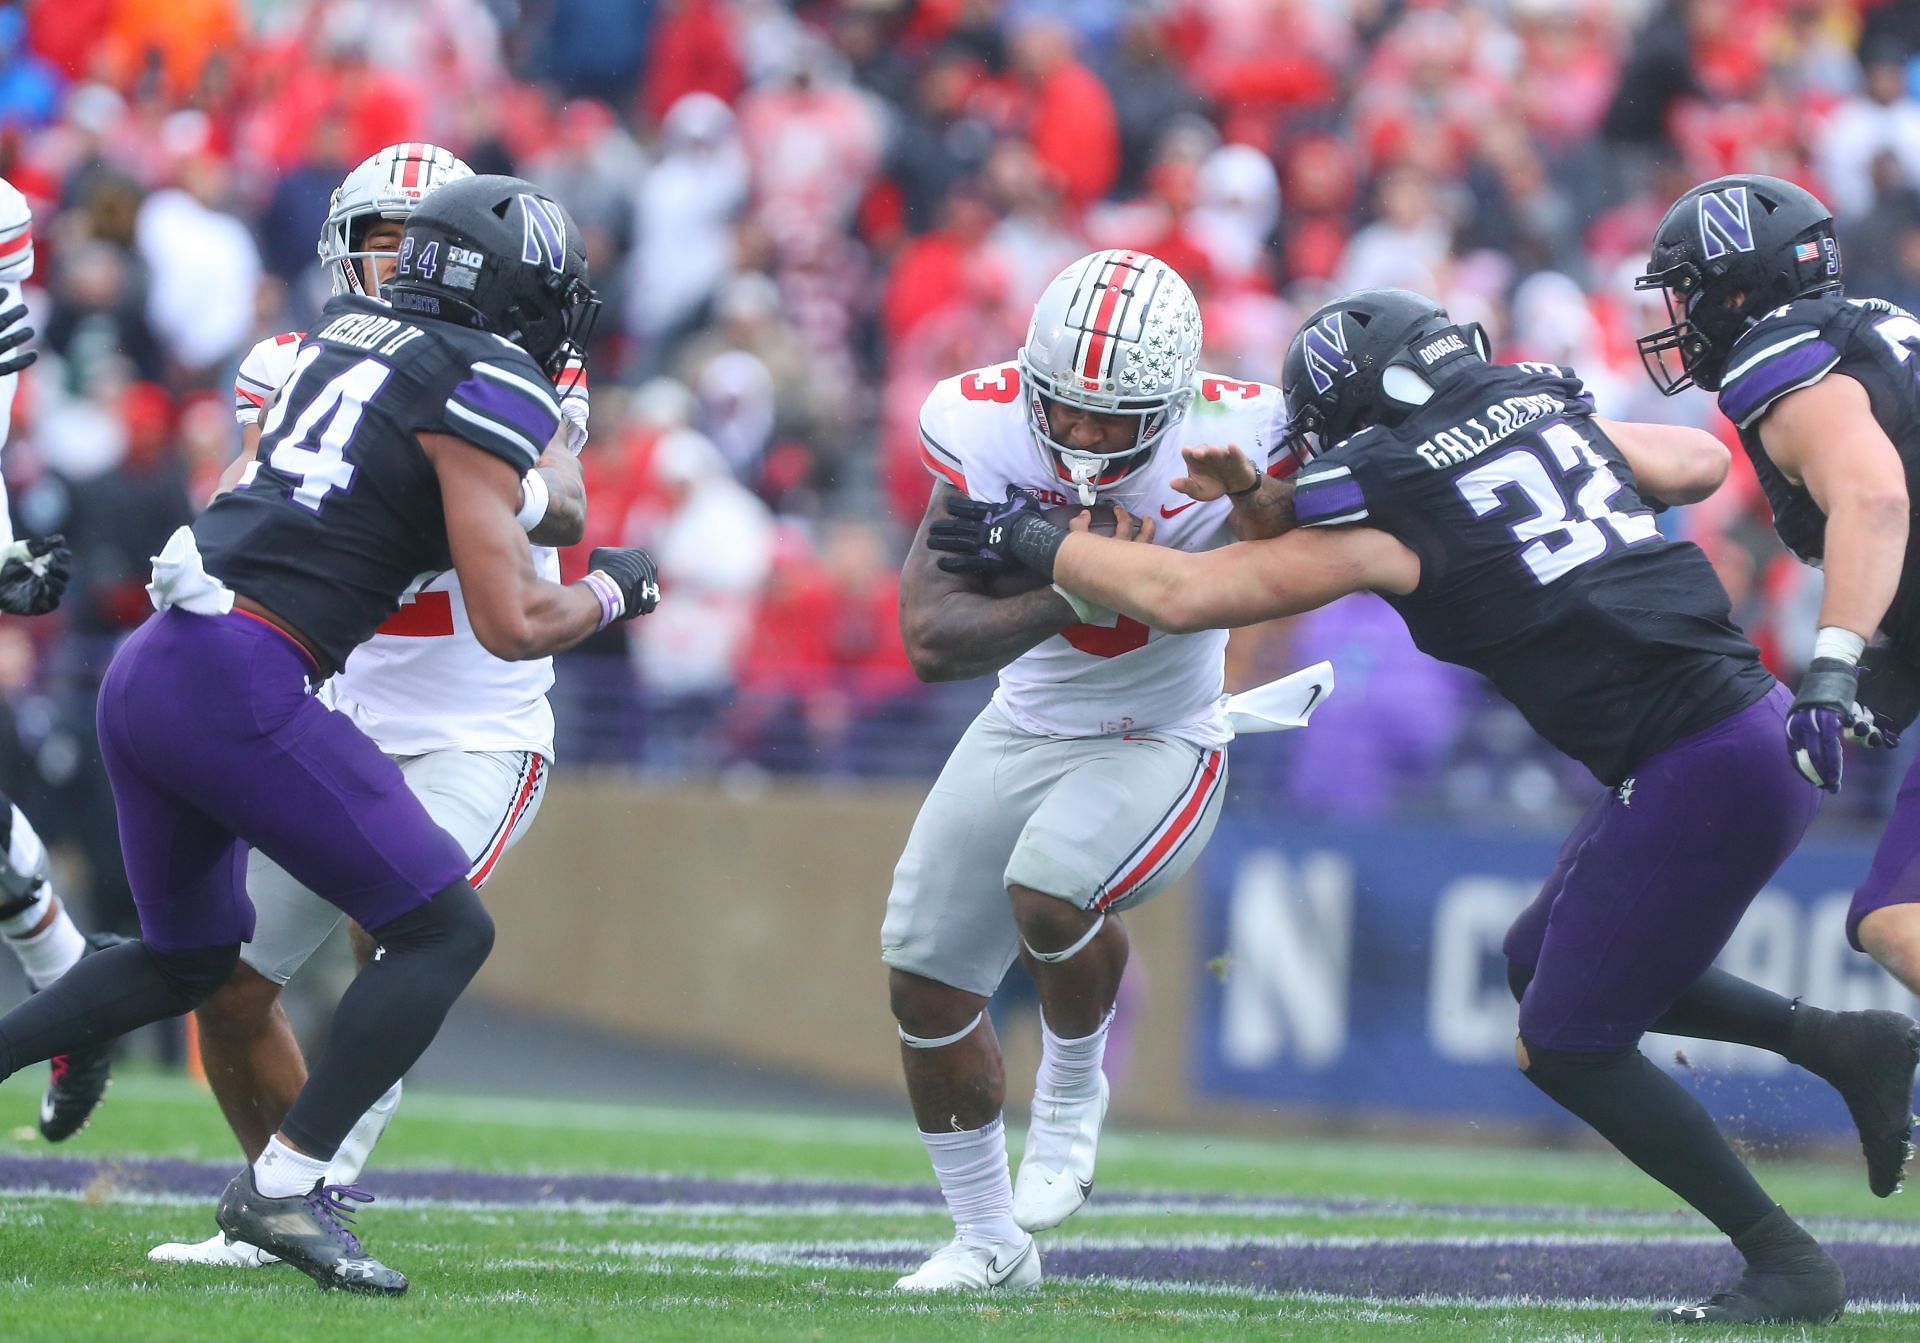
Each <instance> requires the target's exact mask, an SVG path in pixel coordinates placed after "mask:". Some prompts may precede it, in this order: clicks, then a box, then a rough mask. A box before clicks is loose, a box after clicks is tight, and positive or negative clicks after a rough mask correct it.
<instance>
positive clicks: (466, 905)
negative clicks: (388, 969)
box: [367, 880, 493, 974]
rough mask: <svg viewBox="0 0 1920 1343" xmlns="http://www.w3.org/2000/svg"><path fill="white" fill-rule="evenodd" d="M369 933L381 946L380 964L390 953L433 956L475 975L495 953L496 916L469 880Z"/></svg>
mask: <svg viewBox="0 0 1920 1343" xmlns="http://www.w3.org/2000/svg"><path fill="white" fill-rule="evenodd" d="M367 931H368V933H369V934H370V935H371V936H372V937H373V939H374V941H375V942H376V943H377V944H378V945H377V946H376V947H375V949H374V953H373V959H374V960H376V961H378V960H380V959H382V958H383V957H385V956H386V955H387V954H388V953H393V954H395V955H418V954H420V953H422V952H430V953H433V954H434V955H435V957H436V958H442V957H444V958H446V959H447V960H448V961H450V962H453V963H455V964H458V965H459V966H461V967H462V968H465V969H467V970H468V972H469V974H471V973H472V972H473V971H477V970H478V969H479V968H480V967H481V965H483V964H484V963H485V962H486V959H487V956H488V954H489V953H490V952H492V950H493V916H492V915H491V914H489V913H487V907H486V906H485V905H483V904H481V903H480V896H479V895H478V893H476V892H475V891H474V889H473V886H472V884H471V883H469V882H467V881H465V880H461V881H456V882H454V883H453V885H451V886H448V887H446V888H445V889H444V890H442V891H440V892H439V894H437V895H435V896H434V897H433V899H431V900H429V901H427V903H426V904H424V905H421V906H420V907H419V908H417V909H412V910H409V911H407V912H406V913H405V914H402V915H401V916H400V917H399V918H397V919H392V920H389V921H388V922H386V923H383V924H381V925H380V926H379V927H378V928H370V929H368V930H367Z"/></svg>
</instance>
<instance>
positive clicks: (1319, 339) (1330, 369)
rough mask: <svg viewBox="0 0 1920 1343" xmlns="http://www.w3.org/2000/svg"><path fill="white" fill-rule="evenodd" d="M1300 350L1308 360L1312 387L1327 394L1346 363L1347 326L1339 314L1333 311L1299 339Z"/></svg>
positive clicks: (1308, 371)
mask: <svg viewBox="0 0 1920 1343" xmlns="http://www.w3.org/2000/svg"><path fill="white" fill-rule="evenodd" d="M1300 352H1301V354H1302V356H1303V357H1304V358H1305V359H1306V361H1307V376H1308V377H1310V378H1312V379H1313V390H1314V391H1316V392H1319V393H1321V394H1323V395H1324V394H1325V393H1326V391H1327V389H1328V388H1330V387H1332V386H1333V380H1334V378H1335V377H1336V376H1338V374H1339V373H1340V371H1341V370H1342V369H1344V368H1345V367H1346V365H1347V328H1346V327H1345V326H1344V325H1343V324H1342V323H1341V321H1340V314H1339V313H1337V312H1330V313H1328V314H1327V315H1326V316H1325V317H1322V318H1321V319H1320V320H1319V321H1317V322H1315V323H1314V324H1313V325H1312V326H1310V327H1308V328H1307V333H1306V335H1304V336H1302V337H1301V338H1300Z"/></svg>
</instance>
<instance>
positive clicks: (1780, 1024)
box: [1507, 961, 1820, 1063]
mask: <svg viewBox="0 0 1920 1343" xmlns="http://www.w3.org/2000/svg"><path fill="white" fill-rule="evenodd" d="M1532 982H1533V967H1532V966H1527V965H1518V964H1516V963H1514V962H1513V961H1508V962H1507V987H1508V988H1509V989H1511V990H1512V991H1513V999H1514V1001H1515V1002H1519V1001H1520V998H1521V996H1522V995H1523V994H1525V993H1526V991H1527V985H1528V984H1531V983H1532ZM1819 1011H1820V1009H1819V1008H1817V1007H1807V1006H1805V1005H1804V1004H1800V1005H1796V1000H1793V999H1788V998H1782V997H1781V996H1780V995H1779V994H1777V993H1775V992H1773V990H1771V989H1763V988H1761V987H1760V986H1759V985H1758V984H1755V983H1753V982H1751V981H1750V980H1745V979H1741V978H1740V977H1739V976H1738V975H1730V974H1728V973H1727V972H1726V971H1725V970H1722V969H1720V968H1718V967H1717V966H1709V967H1708V969H1707V972H1706V973H1705V974H1703V975H1701V976H1700V978H1698V979H1696V980H1695V981H1694V982H1693V985H1692V987H1691V988H1689V989H1688V990H1687V991H1686V992H1685V993H1683V994H1681V995H1680V997H1679V999H1678V1001H1676V1002H1675V1003H1674V1005H1673V1006H1672V1007H1670V1008H1668V1009H1667V1012H1666V1015H1665V1016H1663V1017H1661V1018H1660V1019H1659V1020H1658V1021H1656V1022H1654V1023H1653V1025H1651V1026H1649V1027H1648V1028H1647V1029H1648V1030H1653V1031H1659V1032H1660V1033H1661V1034H1662V1035H1684V1036H1686V1037H1687V1038H1688V1039H1690V1040H1725V1041H1727V1042H1729V1043H1731V1044H1736V1045H1751V1046H1753V1048H1755V1049H1764V1050H1766V1051H1768V1052H1769V1053H1772V1054H1779V1055H1781V1056H1782V1057H1783V1058H1792V1057H1793V1056H1792V1054H1790V1053H1789V1052H1788V1050H1789V1048H1790V1046H1791V1044H1792V1042H1793V1036H1794V1025H1795V1022H1796V1019H1798V1018H1802V1017H1804V1016H1806V1015H1807V1014H1811V1013H1817V1012H1819ZM1794 1062H1796V1063H1797V1062H1799V1060H1798V1059H1795V1060H1794Z"/></svg>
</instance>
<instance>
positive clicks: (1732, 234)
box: [1697, 187, 1753, 261]
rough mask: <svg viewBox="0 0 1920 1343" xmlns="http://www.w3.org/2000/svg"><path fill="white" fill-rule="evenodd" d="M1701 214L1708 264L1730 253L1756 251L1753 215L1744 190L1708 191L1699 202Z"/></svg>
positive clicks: (1702, 248) (1730, 188)
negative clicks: (1754, 246)
mask: <svg viewBox="0 0 1920 1343" xmlns="http://www.w3.org/2000/svg"><path fill="white" fill-rule="evenodd" d="M1697 205H1698V209H1699V212H1700V249H1701V251H1702V252H1703V253H1704V254H1705V255H1706V258H1707V260H1709V261H1712V260H1714V259H1715V258H1717V257H1723V256H1725V255H1726V254H1727V253H1729V252H1751V251H1752V250H1753V215H1752V207H1751V206H1750V205H1749V203H1748V200H1747V189H1746V188H1745V187H1728V188H1727V189H1726V190H1724V191H1709V192H1707V193H1706V195H1704V196H1702V197H1700V199H1699V201H1698V202H1697Z"/></svg>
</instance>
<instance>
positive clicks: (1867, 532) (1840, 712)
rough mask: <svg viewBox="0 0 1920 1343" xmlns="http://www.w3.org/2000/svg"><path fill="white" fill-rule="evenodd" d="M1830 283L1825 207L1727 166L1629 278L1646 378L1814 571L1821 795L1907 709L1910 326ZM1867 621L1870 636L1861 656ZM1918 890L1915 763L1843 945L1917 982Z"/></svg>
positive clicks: (1812, 679) (1913, 418) (1919, 416)
mask: <svg viewBox="0 0 1920 1343" xmlns="http://www.w3.org/2000/svg"><path fill="white" fill-rule="evenodd" d="M1841 280H1842V271H1841V262H1840V247H1839V243H1838V242H1837V241H1836V239H1835V237H1834V232H1833V215H1832V212H1830V211H1829V210H1828V209H1827V207H1826V206H1825V205H1822V204H1821V203H1820V201H1819V200H1818V199H1817V198H1816V197H1814V196H1813V195H1812V194H1810V193H1809V192H1807V191H1804V190H1802V189H1801V188H1799V187H1797V186H1795V185H1793V184H1792V183H1791V182H1783V181H1781V180H1780V179H1779V178H1777V177H1762V176H1759V175H1757V174H1742V175H1739V176H1734V177H1721V178H1716V179H1715V180H1713V181H1711V182H1706V183H1703V184H1702V185H1700V186H1697V187H1695V188H1694V189H1693V190H1691V191H1689V192H1687V193H1686V195H1684V196H1682V197H1681V198H1680V199H1679V200H1678V201H1676V202H1674V205H1673V208H1672V209H1670V210H1668V211H1667V214H1666V217H1665V218H1664V219H1663V220H1662V221H1661V223H1660V228H1659V231H1658V232H1657V233H1656V234H1655V235H1654V242H1653V256H1652V260H1651V261H1650V262H1649V263H1648V266H1647V273H1646V274H1645V275H1642V276H1641V277H1640V279H1639V281H1638V284H1639V287H1641V288H1643V289H1657V290H1660V291H1661V292H1663V293H1664V294H1665V295H1666V298H1667V305H1668V308H1669V309H1670V311H1671V314H1672V317H1673V322H1672V324H1671V325H1670V326H1668V327H1666V328H1665V329H1663V330H1660V331H1656V332H1654V333H1652V334H1651V335H1648V336H1645V337H1643V338H1642V339H1641V341H1640V349H1641V354H1642V358H1643V359H1644V360H1645V362H1646V365H1647V371H1648V373H1649V374H1650V375H1651V376H1652V377H1653V380H1654V382H1655V383H1656V384H1658V386H1659V387H1660V390H1661V391H1663V392H1666V393H1667V394H1668V395H1672V394H1674V393H1676V392H1679V391H1681V390H1682V389H1684V388H1687V387H1700V388H1704V389H1705V390H1707V391H1710V392H1717V393H1718V394H1719V398H1720V409H1721V410H1722V411H1723V412H1725V414H1726V416H1727V418H1728V419H1730V420H1732V421H1733V423H1734V425H1735V427H1737V428H1738V429H1739V431H1740V443H1741V446H1742V447H1744V448H1745V449H1746V452H1747V456H1748V457H1749V458H1750V459H1751V460H1752V462H1753V467H1754V470H1755V472H1757V473H1758V475H1759V477H1760V484H1761V487H1762V488H1763V489H1764V490H1765V491H1766V495H1767V501H1768V502H1769V503H1770V504H1771V505H1772V506H1773V521H1774V528H1775V530H1777V531H1778V532H1779V533H1780V539H1781V540H1782V541H1783V542H1785V543H1786V545H1787V548H1788V549H1789V550H1791V551H1793V553H1794V554H1795V555H1797V556H1799V557H1800V558H1801V559H1802V560H1805V561H1806V562H1808V563H1809V564H1817V565H1821V566H1822V568H1824V570H1825V573H1826V582H1825V588H1824V591H1823V593H1822V595H1821V601H1820V617H1819V620H1820V624H1819V632H1818V633H1817V634H1816V635H1815V636H1814V646H1813V661H1812V664H1811V665H1810V666H1809V667H1808V668H1807V672H1806V675H1805V676H1804V677H1803V678H1802V679H1801V682H1800V692H1799V694H1798V695H1797V696H1795V698H1794V703H1793V713H1792V716H1791V717H1790V719H1789V729H1788V744H1789V749H1790V750H1791V751H1792V752H1793V755H1794V759H1795V760H1796V761H1797V762H1798V763H1799V766H1800V769H1801V770H1802V771H1803V772H1804V773H1805V774H1806V775H1807V777H1808V778H1810V779H1812V780H1813V781H1814V782H1816V783H1818V784H1819V785H1820V786H1821V787H1823V788H1825V789H1827V790H1828V791H1833V790H1836V789H1838V788H1839V786H1840V771H1841V764H1842V760H1841V739H1842V737H1844V736H1852V737H1855V738H1856V739H1858V738H1866V739H1867V740H1869V741H1872V740H1873V739H1874V738H1875V737H1878V736H1879V735H1880V734H1881V733H1882V732H1883V731H1884V730H1885V729H1884V726H1883V725H1884V724H1886V722H1887V720H1888V719H1891V725H1892V726H1893V727H1896V728H1897V727H1904V726H1905V725H1906V724H1907V723H1909V722H1911V721H1912V719H1913V716H1914V711H1915V709H1916V708H1920V694H1916V691H1915V687H1916V686H1920V671H1916V669H1917V668H1920V562H1916V548H1920V528H1917V527H1914V526H1913V525H1912V515H1913V508H1914V500H1915V499H1916V498H1920V489H1916V482H1917V481H1920V476H1917V475H1916V473H1920V365H1916V364H1915V363H1914V354H1915V352H1916V350H1920V321H1916V320H1915V319H1914V317H1913V316H1912V314H1910V313H1908V312H1905V311H1904V310H1902V309H1900V308H1897V307H1895V306H1894V305H1893V304H1890V303H1886V302H1882V301H1881V300H1879V299H1871V298H1859V299H1849V298H1847V297H1846V295H1845V293H1844V291H1843V290H1842V287H1841ZM1876 633H1878V634H1881V635H1884V642H1883V643H1876V644H1875V645H1874V647H1873V648H1872V649H1868V648H1867V647H1866V645H1867V643H1868V641H1869V640H1872V639H1873V638H1874V636H1875V634H1876ZM1863 654H1864V658H1863ZM1863 673H1864V674H1863ZM1860 700H1863V701H1865V703H1866V704H1868V705H1869V706H1871V708H1870V709H1869V710H1868V711H1866V712H1865V713H1863V712H1862V711H1861V709H1860V708H1859V707H1858V704H1857V703H1856V701H1860ZM1876 715H1877V717H1876ZM1916 902H1920V767H1916V769H1915V770H1913V771H1911V772H1909V773H1908V775H1907V778H1906V781H1905V783H1904V784H1903V785H1902V786H1901V789H1900V796H1899V800H1898V801H1897V802H1896V803H1895V805H1894V810H1893V815H1892V817H1891V818H1890V819H1889V820H1888V823H1887V829H1886V833H1885V835H1884V837H1883V838H1882V839H1881V841H1880V848H1879V850H1878V852H1876V853H1875V855H1874V859H1873V867H1872V869H1871V871H1870V872H1869V873H1868V875H1867V879H1866V882H1865V883H1864V884H1863V885H1862V886H1861V887H1860V888H1859V890H1857V891H1856V892H1855V893H1854V897H1853V904H1852V907H1851V908H1850V909H1849V910H1848V912H1847V936H1848V938H1849V939H1850V940H1851V941H1852V942H1853V945H1854V946H1855V948H1857V949H1859V950H1863V951H1866V952H1867V953H1869V954H1870V955H1872V957H1873V958H1874V959H1875V960H1876V961H1878V962H1880V964H1881V965H1883V966H1885V967H1886V968H1887V969H1888V970H1889V971H1891V972H1892V973H1893V975H1894V976H1895V977H1896V978H1897V979H1899V980H1900V982H1901V983H1902V984H1904V985H1906V987H1907V988H1908V989H1909V990H1911V991H1913V992H1915V993H1920V903H1916Z"/></svg>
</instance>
